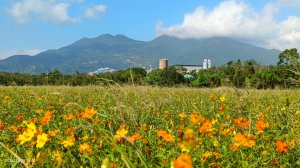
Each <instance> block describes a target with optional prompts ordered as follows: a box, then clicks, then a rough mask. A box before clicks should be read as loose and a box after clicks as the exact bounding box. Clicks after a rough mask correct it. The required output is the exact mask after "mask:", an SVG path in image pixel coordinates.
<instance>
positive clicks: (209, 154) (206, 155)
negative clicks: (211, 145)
mask: <svg viewBox="0 0 300 168" xmlns="http://www.w3.org/2000/svg"><path fill="white" fill-rule="evenodd" d="M212 156H214V157H215V158H216V159H219V158H220V157H221V154H220V153H218V152H205V153H203V154H202V160H204V161H205V160H207V159H208V158H210V157H212Z"/></svg>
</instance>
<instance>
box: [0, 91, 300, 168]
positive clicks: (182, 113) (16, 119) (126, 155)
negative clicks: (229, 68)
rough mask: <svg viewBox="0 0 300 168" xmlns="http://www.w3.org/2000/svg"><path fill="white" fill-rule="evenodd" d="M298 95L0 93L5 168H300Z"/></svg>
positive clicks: (0, 152)
mask: <svg viewBox="0 0 300 168" xmlns="http://www.w3.org/2000/svg"><path fill="white" fill-rule="evenodd" d="M299 95H300V92H299V91H296V90H280V91H279V90H267V91H257V90H238V89H226V88H218V89H194V88H160V87H140V86H136V87H132V86H125V87H118V86H112V87H92V86H90V87H66V86H64V87H56V86H55V87H51V86H47V87H45V86H42V87H0V107H1V115H0V149H1V150H0V163H1V166H2V167H21V164H22V163H23V164H24V165H26V166H27V167H106V168H114V167H169V168H170V167H171V168H179V167H186V168H191V167H262V166H264V167H299V166H300V134H299V132H300V127H299V123H300V101H299Z"/></svg>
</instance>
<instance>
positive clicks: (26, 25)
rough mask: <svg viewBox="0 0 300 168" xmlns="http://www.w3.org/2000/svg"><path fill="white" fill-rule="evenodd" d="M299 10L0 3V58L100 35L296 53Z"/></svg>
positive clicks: (196, 1) (290, 5)
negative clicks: (223, 40) (222, 39)
mask: <svg viewBox="0 0 300 168" xmlns="http://www.w3.org/2000/svg"><path fill="white" fill-rule="evenodd" d="M299 10H300V1H299V0H189V1H183V0H175V1H174V0H163V1H162V0H160V1H158V0H147V1H146V0H1V1H0V21H1V22H0V37H1V38H0V58H4V57H7V56H10V55H12V54H36V53H38V52H40V51H43V50H47V49H55V48H60V47H63V46H65V45H68V44H71V43H73V42H74V41H76V40H79V39H81V38H83V37H89V38H92V37H96V36H98V35H100V34H105V33H110V34H113V35H115V34H124V35H126V36H128V37H130V38H133V39H136V40H143V41H149V40H152V39H154V38H155V37H157V36H159V35H162V34H167V35H170V36H176V37H179V38H206V37H212V36H226V37H231V38H235V39H237V40H240V41H242V42H245V43H251V44H254V45H257V46H261V47H265V48H276V49H281V50H282V49H284V48H300V47H299V46H300V12H298V11H299Z"/></svg>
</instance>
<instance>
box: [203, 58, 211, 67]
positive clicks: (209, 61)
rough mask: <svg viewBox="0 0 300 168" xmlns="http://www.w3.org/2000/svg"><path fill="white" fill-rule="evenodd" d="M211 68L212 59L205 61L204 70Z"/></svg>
mask: <svg viewBox="0 0 300 168" xmlns="http://www.w3.org/2000/svg"><path fill="white" fill-rule="evenodd" d="M209 68H211V60H210V59H204V61H203V69H209Z"/></svg>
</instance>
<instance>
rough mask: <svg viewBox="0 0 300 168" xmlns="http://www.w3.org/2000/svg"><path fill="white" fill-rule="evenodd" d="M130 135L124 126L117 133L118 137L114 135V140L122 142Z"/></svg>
mask: <svg viewBox="0 0 300 168" xmlns="http://www.w3.org/2000/svg"><path fill="white" fill-rule="evenodd" d="M127 133H128V130H126V129H125V127H123V125H122V126H121V127H120V128H119V130H118V131H117V132H116V135H114V139H115V140H116V141H121V140H122V138H123V137H124V136H125V135H126V134H127Z"/></svg>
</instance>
